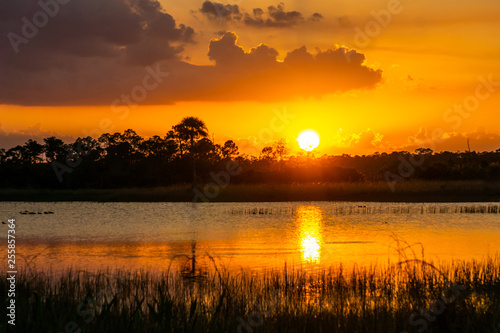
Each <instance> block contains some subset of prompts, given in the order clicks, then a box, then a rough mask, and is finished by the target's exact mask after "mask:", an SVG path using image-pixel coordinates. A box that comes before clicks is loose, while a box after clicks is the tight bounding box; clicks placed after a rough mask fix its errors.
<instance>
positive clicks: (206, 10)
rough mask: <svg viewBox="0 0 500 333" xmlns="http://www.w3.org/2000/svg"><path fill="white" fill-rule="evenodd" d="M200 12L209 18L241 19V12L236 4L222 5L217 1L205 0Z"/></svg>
mask: <svg viewBox="0 0 500 333" xmlns="http://www.w3.org/2000/svg"><path fill="white" fill-rule="evenodd" d="M200 12H201V13H202V14H204V15H206V16H207V17H208V18H209V19H210V20H229V21H231V20H236V21H239V20H241V17H242V13H241V12H240V8H239V7H238V5H224V4H222V3H218V2H211V1H205V2H204V3H203V5H202V6H201V8H200Z"/></svg>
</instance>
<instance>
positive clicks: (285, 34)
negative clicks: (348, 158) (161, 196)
mask: <svg viewBox="0 0 500 333" xmlns="http://www.w3.org/2000/svg"><path fill="white" fill-rule="evenodd" d="M12 3H13V4H10V5H9V4H7V5H5V4H4V5H1V6H5V8H3V10H0V12H4V13H6V14H5V15H7V14H8V15H9V16H8V17H9V20H7V19H6V18H5V17H3V16H2V15H1V14H0V22H1V23H0V30H1V32H2V34H3V35H7V34H8V33H9V32H14V33H16V34H18V36H21V35H22V24H23V21H21V18H22V17H23V16H25V17H28V18H30V19H31V18H32V17H33V14H34V13H36V12H37V11H40V10H42V9H40V8H38V7H33V6H34V5H30V6H28V5H23V4H22V3H23V2H12ZM117 3H120V2H119V1H110V0H105V1H100V2H98V1H97V0H92V1H89V2H87V3H86V4H85V5H81V4H78V3H69V4H67V5H64V6H63V5H61V6H60V8H59V11H58V13H57V14H56V15H54V17H50V18H49V19H48V22H47V24H46V25H44V26H41V27H40V28H39V29H38V30H39V31H38V33H37V34H36V35H35V36H34V37H32V38H29V39H27V40H28V42H27V43H21V44H19V45H17V46H18V50H17V51H18V52H17V53H16V52H15V50H14V49H15V48H14V47H13V46H12V43H11V42H10V41H9V40H8V39H7V38H5V39H3V40H2V42H1V43H4V44H2V45H1V46H2V50H3V51H2V52H1V53H0V140H1V141H0V146H1V147H6V148H9V147H11V146H13V145H16V144H22V143H23V142H24V141H26V140H27V139H28V138H29V137H32V138H35V139H37V140H41V139H43V137H47V136H50V135H57V136H61V137H64V138H65V139H67V140H70V139H72V138H75V137H78V136H83V135H85V134H86V133H91V134H94V135H97V134H99V133H102V132H103V131H122V130H125V129H127V128H132V129H134V130H136V131H137V132H138V133H139V134H141V135H144V136H150V135H153V134H160V135H163V134H164V133H166V132H167V130H169V129H170V127H171V126H172V125H174V124H176V123H177V122H179V121H180V120H181V119H182V117H184V116H188V115H192V116H198V117H200V118H202V119H203V120H205V122H206V123H207V126H208V128H209V130H210V132H211V134H212V135H213V136H214V137H215V140H216V142H219V143H220V142H223V141H224V140H227V139H233V140H235V141H237V143H238V145H239V146H240V149H241V150H243V151H244V152H246V153H250V154H258V152H259V151H260V149H261V148H262V147H263V146H264V145H266V144H269V141H272V140H277V139H280V138H285V139H286V140H288V142H289V144H290V146H291V147H292V148H293V149H294V150H297V149H298V145H297V143H296V142H295V139H296V137H297V135H298V133H299V132H300V131H301V130H303V129H306V128H311V129H314V130H316V131H317V132H318V133H319V135H320V137H321V143H320V145H319V147H318V148H317V153H319V154H322V153H335V154H341V153H348V154H367V153H373V152H375V151H380V152H381V151H392V150H403V149H404V150H410V151H413V150H414V149H415V148H418V147H422V146H425V147H432V148H434V149H435V150H451V151H455V150H465V149H466V148H467V146H466V141H467V138H470V143H471V148H472V149H473V150H496V149H498V148H500V128H499V126H498V123H499V118H500V116H499V112H498V106H499V105H500V63H499V62H498V59H499V56H500V38H499V37H500V22H499V21H498V20H497V18H498V17H499V14H500V3H498V2H496V1H493V0H491V1H490V0H481V1H469V0H461V1H458V2H457V1H451V0H450V1H440V2H439V3H436V2H433V1H429V0H421V1H408V0H401V1H400V2H397V1H392V0H391V1H379V0H370V1H362V2H361V1H357V2H352V1H347V0H342V1H335V2H331V1H320V0H314V1H308V2H307V3H304V2H299V1H287V2H284V5H279V3H278V2H269V1H260V0H259V1H243V0H236V1H235V2H226V1H222V2H221V3H222V4H223V5H224V7H220V6H221V5H220V4H219V7H214V5H213V3H206V4H203V2H202V1H192V0H188V1H182V2H181V1H177V2H175V3H167V2H166V1H161V4H162V5H163V9H162V10H161V11H160V10H159V9H158V7H155V6H154V2H150V3H149V5H148V6H147V7H146V6H144V7H140V8H139V7H138V6H136V7H133V8H131V7H130V6H129V5H126V4H125V3H123V4H121V5H117ZM105 4H106V6H105ZM113 6H116V8H115V7H113ZM236 6H237V7H236ZM269 6H273V7H272V8H268V7H269ZM80 7H81V8H80ZM256 8H261V9H262V11H260V13H259V11H255V10H254V9H256ZM391 11H392V13H391ZM77 13H80V15H76V14H77ZM167 13H168V14H169V15H167ZM255 13H257V14H255ZM314 14H317V15H315V16H313V15H314ZM72 15H74V17H73V16H72ZM170 15H171V16H170ZM17 17H18V18H19V19H16V18H17ZM90 20H92V22H93V23H92V25H91V26H87V28H83V27H85V26H86V25H85V24H86V23H89V22H90ZM174 20H175V22H173V21H174ZM181 24H182V26H181ZM228 31H231V33H229V32H228ZM4 32H5V33H4ZM261 44H263V45H261ZM259 45H261V46H259ZM302 46H305V47H306V50H307V51H306V50H304V49H300V48H301V47H302ZM252 49H253V50H252ZM294 50H297V51H294ZM350 50H354V51H350ZM292 51H294V52H292ZM291 52H292V53H291ZM346 52H351V53H348V54H347V55H346ZM363 57H364V58H365V60H363ZM157 66H159V67H157ZM148 68H149V70H148ZM155 69H157V70H160V71H161V73H165V74H160V76H158V75H157V76H156V78H155V77H154V75H153V76H152V74H151V73H152V71H153V72H154V70H155ZM166 73H168V75H167V74H166ZM148 75H149V76H150V77H148V78H146V76H148ZM162 75H163V76H162ZM485 82H486V83H485ZM488 82H489V83H488ZM497 82H498V83H497ZM144 87H146V88H147V89H145V88H144ZM134 92H135V96H137V97H139V99H140V100H138V99H136V100H133V101H132V103H131V104H134V105H127V104H126V103H125V102H124V101H123V99H121V98H122V96H123V94H125V95H127V94H128V95H133V94H134ZM144 92H146V94H145V95H141V94H142V93H144ZM116 101H118V102H116ZM136 103H137V104H138V105H135V104H136ZM283 114H288V115H289V116H288V117H285V119H286V121H285V122H283V121H281V122H280V121H277V120H276V119H275V118H276V117H278V118H279V117H280V116H279V115H283ZM278 123H279V124H278ZM102 124H104V125H106V126H103V129H100V127H102V126H101V125H102ZM278 125H279V126H278ZM281 125H283V126H281ZM432 133H434V134H432Z"/></svg>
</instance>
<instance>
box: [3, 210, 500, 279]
mask: <svg viewBox="0 0 500 333" xmlns="http://www.w3.org/2000/svg"><path fill="white" fill-rule="evenodd" d="M481 205H487V204H477V203H474V204H473V203H471V204H464V203H460V204H392V203H352V202H350V203H344V202H340V203H338V202H337V203H329V202H298V203H297V202H294V203H290V202H285V203H203V204H196V206H193V205H192V204H190V203H93V202H74V203H31V202H14V203H5V202H4V203H0V211H1V219H2V220H7V219H8V218H15V219H16V239H17V244H18V245H17V258H18V265H21V266H26V265H29V266H30V267H31V268H34V269H39V270H49V269H51V270H53V271H58V270H61V269H64V268H67V267H70V266H71V267H73V268H76V269H90V270H94V269H102V268H105V267H111V268H126V269H138V268H147V269H153V270H157V271H162V270H166V269H167V268H168V267H169V266H172V267H184V266H186V265H190V264H192V262H193V257H194V258H195V259H196V264H197V265H198V266H201V267H203V266H206V267H208V266H210V265H213V261H212V260H211V259H209V258H210V257H212V258H213V260H214V261H215V262H216V263H217V265H219V266H224V267H226V268H227V269H230V270H239V269H240V268H251V269H255V270H261V269H271V268H281V267H283V265H284V264H285V262H286V263H287V265H288V266H294V267H305V268H322V267H325V266H326V265H338V264H340V263H342V264H343V265H345V266H348V267H349V266H352V265H354V264H357V265H371V264H378V265H384V264H386V263H387V261H388V260H389V259H390V260H391V261H397V260H398V251H397V248H398V245H397V243H396V241H395V240H396V239H400V240H404V241H406V242H408V243H409V244H411V245H412V249H413V250H414V252H415V254H413V253H412V252H411V251H410V250H407V251H406V254H407V255H408V256H409V257H412V258H413V257H414V256H416V257H417V258H421V257H422V247H423V249H424V253H425V254H424V256H425V259H432V260H434V261H450V260H455V259H459V260H468V259H472V258H475V259H482V258H484V257H485V256H488V255H495V254H497V253H500V214H480V213H479V214H478V213H476V214H465V213H460V207H463V206H468V207H473V206H481ZM25 210H28V211H33V212H44V211H53V212H54V214H53V215H45V214H41V215H39V214H36V215H21V214H19V212H21V211H25ZM434 212H436V213H434ZM1 228H2V229H4V232H2V239H3V244H6V242H5V238H6V234H7V231H6V230H7V225H3V224H2V225H1ZM400 245H402V244H401V243H400ZM400 248H401V246H400ZM5 261H6V260H4V261H3V262H2V267H3V268H4V267H5Z"/></svg>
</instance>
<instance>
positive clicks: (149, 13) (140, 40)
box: [0, 0, 194, 70]
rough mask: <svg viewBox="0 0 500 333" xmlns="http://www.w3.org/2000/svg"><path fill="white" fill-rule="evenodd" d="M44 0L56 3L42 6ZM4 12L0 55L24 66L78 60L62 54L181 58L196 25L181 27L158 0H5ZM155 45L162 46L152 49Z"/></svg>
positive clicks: (138, 61)
mask: <svg viewBox="0 0 500 333" xmlns="http://www.w3.org/2000/svg"><path fill="white" fill-rule="evenodd" d="M40 3H49V4H52V5H53V4H56V5H55V6H56V7H54V5H53V7H45V9H44V8H42V7H41V6H40ZM46 8H49V9H46ZM0 13H1V14H0V32H1V35H2V36H6V37H7V38H3V37H2V39H1V41H0V49H2V50H3V52H2V54H1V55H0V57H1V58H0V60H1V62H2V63H4V64H5V63H7V65H8V66H9V67H10V68H17V69H20V70H22V69H26V68H27V67H32V68H31V69H35V70H47V69H50V68H58V69H59V68H60V67H61V66H69V67H72V66H74V65H75V64H74V62H70V61H65V62H63V63H61V61H62V60H65V59H63V58H64V57H79V58H85V57H87V58H88V57H106V58H114V60H115V61H122V62H130V63H133V64H140V65H146V64H149V63H151V62H154V61H158V60H163V59H168V58H175V57H177V56H178V55H179V54H180V52H181V51H182V47H179V45H181V44H182V43H187V42H192V41H193V36H194V30H193V29H192V28H190V27H186V26H184V25H182V24H181V25H179V26H177V25H176V22H175V20H174V19H173V17H172V16H171V15H169V14H167V13H165V12H164V11H163V9H162V7H161V6H160V4H159V3H158V2H157V1H155V0H130V1H125V0H86V1H71V2H68V3H67V4H64V5H61V4H58V2H57V1H44V2H33V1H28V0H4V1H2V2H1V3H0ZM44 16H45V17H46V18H47V20H46V22H45V24H40V23H37V22H41V23H43V20H41V19H40V18H43V17H44ZM26 22H28V23H26ZM33 23H36V24H33ZM154 44H158V45H160V46H159V47H155V48H154V49H153V50H152V45H154ZM152 54H153V55H154V57H153V56H152ZM68 62H70V63H68Z"/></svg>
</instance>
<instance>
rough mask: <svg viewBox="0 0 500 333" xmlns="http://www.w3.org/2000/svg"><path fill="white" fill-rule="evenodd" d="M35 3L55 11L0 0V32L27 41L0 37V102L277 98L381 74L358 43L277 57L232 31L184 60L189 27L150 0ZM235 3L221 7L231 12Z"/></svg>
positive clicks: (280, 16) (290, 15)
mask: <svg viewBox="0 0 500 333" xmlns="http://www.w3.org/2000/svg"><path fill="white" fill-rule="evenodd" d="M63 2H66V3H65V4H61V3H63ZM41 3H44V4H46V3H51V4H55V5H57V11H56V10H55V9H56V6H55V5H54V6H53V7H52V11H53V12H56V13H55V14H54V15H53V17H48V16H50V15H48V14H50V10H47V9H46V8H45V9H44V8H41V7H40V4H38V3H34V2H31V1H27V0H22V1H18V0H6V1H4V2H2V3H1V4H0V22H1V23H0V35H2V36H4V37H5V36H8V35H9V34H11V36H12V33H14V34H17V35H19V36H21V38H25V39H27V43H20V44H18V45H17V46H18V52H16V50H15V48H14V47H13V46H12V45H11V44H12V39H10V40H9V38H7V37H5V38H2V39H1V42H0V43H2V45H1V47H0V50H2V53H1V54H0V104H7V105H24V106H71V105H74V106H77V105H111V104H113V105H119V104H125V103H128V104H129V105H130V104H131V103H133V104H150V105H161V104H172V103H175V102H179V101H281V100H288V99H291V98H294V97H298V96H305V97H310V96H316V97H320V96H322V95H325V94H331V93H335V92H339V91H348V90H351V89H372V88H374V87H375V86H376V85H377V84H378V83H380V82H381V80H382V71H381V70H379V69H372V68H370V67H368V66H366V65H365V64H364V61H365V57H364V55H363V54H361V53H358V52H356V51H355V50H348V49H346V48H343V47H339V46H334V47H333V48H331V49H328V50H325V51H317V52H316V53H315V54H312V53H310V52H309V51H307V50H306V48H305V47H301V48H298V49H295V50H292V51H291V52H288V53H287V54H286V57H285V58H284V60H279V59H278V50H276V49H275V48H273V47H271V46H269V45H265V44H260V45H258V46H256V47H254V48H251V49H250V50H245V49H243V48H242V47H241V46H239V45H238V43H237V39H238V38H237V36H236V34H235V33H233V32H225V33H223V34H222V37H220V38H219V39H213V40H211V41H210V43H209V52H208V54H207V56H208V57H209V59H211V60H212V61H213V65H210V66H198V65H194V64H190V63H188V62H186V61H185V60H184V58H185V56H184V54H183V50H184V49H183V45H185V43H192V42H193V38H194V35H195V32H194V30H193V29H192V28H190V27H186V26H185V25H182V24H180V25H178V24H177V23H176V22H175V20H174V19H173V17H172V16H171V15H169V14H167V13H166V12H165V11H164V9H163V8H162V7H161V6H160V4H159V3H158V2H156V1H153V0H128V1H125V0H86V1H67V0H46V2H41ZM228 6H229V7H228ZM234 6H235V5H233V6H231V5H226V6H225V7H223V8H222V9H223V10H225V11H226V12H228V13H231V14H230V15H231V16H233V15H235V13H236V12H237V11H236V9H237V8H236V9H235V7H234ZM271 7H272V6H271ZM271 7H269V8H268V12H269V15H271V17H272V19H273V22H287V23H286V24H290V23H291V22H293V21H294V20H295V19H297V18H298V17H300V16H301V15H298V14H296V13H294V12H285V11H284V9H283V8H282V6H281V5H280V6H278V7H272V8H271ZM207 10H208V9H207ZM42 11H44V12H45V13H46V14H47V15H46V16H47V17H48V21H47V22H46V24H45V25H41V26H40V27H38V28H36V27H35V28H36V29H37V33H36V34H34V36H31V37H29V38H27V37H23V36H24V35H23V32H26V31H24V30H26V29H28V28H29V27H28V28H26V27H24V24H27V25H29V24H28V23H29V22H31V21H32V20H35V21H36V17H37V15H39V14H37V13H40V12H42ZM227 15H229V14H227ZM255 15H261V14H259V13H256V14H255ZM30 20H31V21H30ZM25 21H28V23H23V22H25ZM35 21H33V22H35ZM35 23H36V22H35ZM33 24H34V23H33ZM273 24H274V23H273ZM23 29H24V30H23ZM28 30H29V29H28ZM152 73H156V75H155V74H152ZM167 73H168V75H167ZM158 76H161V77H160V80H158ZM157 83H158V84H157ZM134 92H135V93H136V95H138V94H139V93H140V94H139V95H141V96H140V98H136V99H133V98H132V101H130V97H127V96H129V95H134ZM127 98H128V99H127ZM117 99H118V102H116V101H117Z"/></svg>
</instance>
